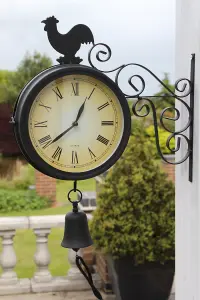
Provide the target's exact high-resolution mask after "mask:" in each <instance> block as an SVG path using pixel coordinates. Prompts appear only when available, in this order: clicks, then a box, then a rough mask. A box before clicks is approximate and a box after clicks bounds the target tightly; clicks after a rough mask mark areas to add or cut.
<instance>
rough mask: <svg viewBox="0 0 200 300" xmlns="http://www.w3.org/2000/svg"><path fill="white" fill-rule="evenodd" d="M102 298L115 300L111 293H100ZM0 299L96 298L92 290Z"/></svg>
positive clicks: (87, 299)
mask: <svg viewBox="0 0 200 300" xmlns="http://www.w3.org/2000/svg"><path fill="white" fill-rule="evenodd" d="M102 297H103V299H104V300H115V299H116V298H115V297H114V296H113V295H105V294H103V293H102ZM0 299H1V300H96V297H95V296H94V295H93V293H92V292H90V291H87V292H58V293H38V294H25V295H9V296H0Z"/></svg>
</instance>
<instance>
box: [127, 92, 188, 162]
mask: <svg viewBox="0 0 200 300" xmlns="http://www.w3.org/2000/svg"><path fill="white" fill-rule="evenodd" d="M143 101H145V102H146V103H144V102H143ZM140 102H141V103H140ZM139 104H141V106H140V107H139V108H138V105H139ZM144 108H145V113H143V114H141V113H140V112H141V111H144ZM168 109H171V108H170V107H167V108H165V109H164V110H163V111H162V113H161V117H160V122H161V125H162V126H163V127H164V128H165V129H166V130H167V131H168V132H171V134H170V135H169V137H168V138H167V140H166V147H167V149H168V150H169V151H170V152H171V153H173V154H174V153H176V152H177V151H179V150H180V147H181V138H183V139H184V140H185V141H186V143H187V146H188V147H187V151H186V154H185V156H184V157H183V158H182V159H181V160H179V161H176V162H172V161H169V160H167V158H166V157H165V156H164V155H163V153H162V150H161V147H160V141H159V133H158V121H157V113H156V107H155V105H154V103H153V101H152V100H151V99H148V98H143V97H141V98H138V100H137V101H136V103H134V104H133V107H132V111H133V114H134V115H135V116H137V117H146V116H148V115H149V113H150V111H151V110H152V114H153V123H154V133H155V140H156V147H157V151H158V153H159V155H160V157H161V158H162V159H163V160H164V161H165V162H167V163H169V164H173V165H177V164H181V163H182V162H184V161H185V160H186V159H187V158H188V157H189V155H190V151H191V148H190V140H189V139H188V138H187V137H186V136H185V135H184V134H182V133H181V132H182V131H179V132H178V131H170V130H169V129H168V128H166V126H165V125H164V123H163V118H164V117H163V116H164V113H165V111H166V110H168ZM174 110H175V111H176V116H175V117H174V118H168V117H165V119H170V120H173V121H177V120H178V119H179V117H180V112H179V110H178V109H177V108H175V107H174ZM188 126H189V125H188ZM183 131H184V130H183ZM175 137H177V144H176V147H175V148H174V149H173V148H171V145H170V142H171V140H172V139H173V138H175Z"/></svg>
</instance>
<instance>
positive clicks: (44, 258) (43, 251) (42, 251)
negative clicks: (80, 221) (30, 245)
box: [0, 215, 97, 295]
mask: <svg viewBox="0 0 200 300" xmlns="http://www.w3.org/2000/svg"><path fill="white" fill-rule="evenodd" d="M64 222H65V216H64V215H56V216H31V217H1V218H0V237H1V238H2V252H1V253H0V266H1V267H2V269H3V272H2V275H1V276H0V295H8V294H22V293H30V292H56V291H76V290H87V289H89V285H88V283H87V281H86V279H85V278H84V277H83V275H82V274H81V273H80V272H79V270H78V268H77V267H76V264H75V252H74V251H73V250H71V249H69V251H68V260H69V262H70V265H71V268H70V270H69V272H68V274H66V276H60V277H53V276H52V275H51V273H50V271H49V269H48V266H49V264H50V261H51V257H50V253H49V250H48V236H49V234H50V232H51V228H56V227H62V228H64ZM17 229H32V230H33V232H34V234H35V236H36V252H35V255H34V262H35V264H36V266H37V270H36V272H35V274H34V276H33V278H31V279H28V278H22V279H19V278H17V274H16V272H15V271H14V268H15V266H16V263H17V257H16V254H15V250H14V247H13V238H14V237H15V234H16V230H17ZM22 251H23V249H22ZM80 254H81V253H80ZM96 284H97V283H96Z"/></svg>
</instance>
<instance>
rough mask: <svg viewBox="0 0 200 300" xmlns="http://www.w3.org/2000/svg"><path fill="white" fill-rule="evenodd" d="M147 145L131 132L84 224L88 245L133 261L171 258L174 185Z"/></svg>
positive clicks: (114, 256)
mask: <svg viewBox="0 0 200 300" xmlns="http://www.w3.org/2000/svg"><path fill="white" fill-rule="evenodd" d="M154 149H155V148H154V147H153V146H152V143H149V141H148V140H147V139H146V137H144V135H143V134H141V133H140V134H138V135H136V136H131V138H130V140H129V144H128V146H127V148H126V150H125V152H124V154H123V155H122V157H121V158H120V159H119V160H118V162H117V163H116V164H115V166H114V167H113V168H112V169H111V170H110V171H109V172H108V174H107V176H106V179H105V183H104V185H103V187H102V192H101V193H100V195H99V199H98V207H97V209H96V211H95V212H94V215H93V219H92V221H91V224H90V229H91V234H92V238H93V241H94V245H95V247H96V248H97V249H100V250H101V251H102V252H103V253H109V254H111V255H112V256H113V258H115V259H117V258H120V257H123V256H133V257H134V259H135V263H136V264H142V263H144V262H147V261H148V262H153V261H157V262H162V263H164V262H165V261H168V260H174V252H175V251H174V250H175V241H174V225H175V201H174V198H175V195H174V185H173V183H172V182H170V181H169V180H168V179H167V175H166V174H165V173H163V172H162V171H161V169H160V167H159V164H158V163H157V162H156V161H155V159H154V157H155V153H154Z"/></svg>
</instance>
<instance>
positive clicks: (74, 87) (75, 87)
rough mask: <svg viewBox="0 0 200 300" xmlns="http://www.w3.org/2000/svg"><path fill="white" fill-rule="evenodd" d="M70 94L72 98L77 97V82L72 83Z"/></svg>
mask: <svg viewBox="0 0 200 300" xmlns="http://www.w3.org/2000/svg"><path fill="white" fill-rule="evenodd" d="M72 93H73V94H74V96H79V82H76V83H72Z"/></svg>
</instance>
